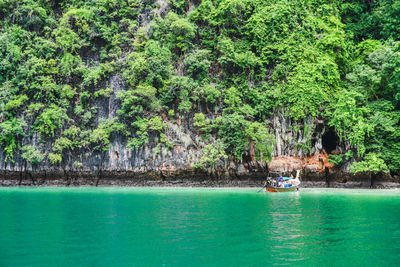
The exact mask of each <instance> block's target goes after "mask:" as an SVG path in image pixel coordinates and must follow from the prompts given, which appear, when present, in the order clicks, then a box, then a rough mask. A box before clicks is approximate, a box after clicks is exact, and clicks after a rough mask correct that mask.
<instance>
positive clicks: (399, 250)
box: [0, 188, 400, 267]
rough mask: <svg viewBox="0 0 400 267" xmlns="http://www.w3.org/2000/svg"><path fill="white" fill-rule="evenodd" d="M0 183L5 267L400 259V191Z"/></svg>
mask: <svg viewBox="0 0 400 267" xmlns="http://www.w3.org/2000/svg"><path fill="white" fill-rule="evenodd" d="M257 190H258V189H237V188H236V189H234V188H232V189H229V188H228V189H209V188H208V189H187V188H0V266H190V267H192V266H270V265H289V266H363V267H365V266H399V264H400V191H399V190H350V189H348V190H345V189H301V190H300V191H299V192H292V193H262V192H257Z"/></svg>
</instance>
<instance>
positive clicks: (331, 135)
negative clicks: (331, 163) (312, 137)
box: [322, 128, 339, 154]
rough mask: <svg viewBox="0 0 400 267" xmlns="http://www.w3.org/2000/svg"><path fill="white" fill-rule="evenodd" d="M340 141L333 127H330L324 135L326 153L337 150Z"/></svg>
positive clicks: (323, 143) (323, 144)
mask: <svg viewBox="0 0 400 267" xmlns="http://www.w3.org/2000/svg"><path fill="white" fill-rule="evenodd" d="M338 143H339V138H338V136H337V135H336V133H335V130H334V129H333V128H329V129H328V130H327V131H326V132H325V133H324V134H323V135H322V148H323V149H325V151H326V153H328V154H330V153H331V152H332V151H333V150H335V149H336V146H337V145H338Z"/></svg>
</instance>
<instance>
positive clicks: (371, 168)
mask: <svg viewBox="0 0 400 267" xmlns="http://www.w3.org/2000/svg"><path fill="white" fill-rule="evenodd" d="M350 168H351V171H352V172H354V173H357V172H371V173H378V172H389V170H388V166H387V165H386V164H385V161H384V160H383V158H382V156H381V155H379V154H375V153H373V152H371V153H368V154H367V155H366V156H365V158H364V159H363V160H362V161H359V162H354V163H353V164H352V165H351V167H350Z"/></svg>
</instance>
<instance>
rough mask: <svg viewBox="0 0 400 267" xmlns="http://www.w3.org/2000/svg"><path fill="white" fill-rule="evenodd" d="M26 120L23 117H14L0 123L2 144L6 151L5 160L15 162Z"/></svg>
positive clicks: (0, 143)
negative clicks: (15, 154)
mask: <svg viewBox="0 0 400 267" xmlns="http://www.w3.org/2000/svg"><path fill="white" fill-rule="evenodd" d="M26 126H27V125H26V122H25V121H23V120H22V119H17V118H12V119H10V120H6V121H4V122H2V123H0V131H1V134H0V145H1V146H2V147H3V149H4V152H5V153H6V157H5V160H6V161H7V160H11V161H12V162H14V160H13V159H14V153H15V150H17V149H19V148H20V144H19V140H18V139H19V138H20V137H22V136H24V135H25V133H24V127H26Z"/></svg>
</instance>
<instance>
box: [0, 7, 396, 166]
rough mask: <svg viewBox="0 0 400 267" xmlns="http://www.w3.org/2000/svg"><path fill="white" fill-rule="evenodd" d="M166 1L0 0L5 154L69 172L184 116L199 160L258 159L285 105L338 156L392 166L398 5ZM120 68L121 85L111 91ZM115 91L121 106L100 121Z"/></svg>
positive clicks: (163, 141) (166, 142) (135, 144)
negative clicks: (87, 156)
mask: <svg viewBox="0 0 400 267" xmlns="http://www.w3.org/2000/svg"><path fill="white" fill-rule="evenodd" d="M166 4H167V0H165V1H160V0H159V1H157V2H156V1H154V0H87V1H83V0H69V1H52V0H37V1H34V0H0V121H1V123H0V133H1V134H0V146H1V147H2V148H3V150H4V153H5V155H6V160H7V161H11V162H12V161H13V160H14V159H15V155H17V154H19V155H22V158H23V159H24V160H25V161H26V163H28V164H31V165H32V166H34V165H36V164H39V163H40V162H42V161H43V160H48V161H49V162H51V163H52V164H62V165H63V166H64V167H65V166H70V167H72V166H74V167H76V168H79V167H80V166H81V164H82V163H81V162H79V161H75V162H70V159H71V155H72V154H74V153H76V152H77V151H85V152H86V153H93V152H96V153H100V155H104V152H105V151H107V149H108V148H109V144H110V140H111V138H112V135H113V134H114V133H116V132H118V133H119V134H122V135H124V136H125V137H126V138H127V140H129V141H128V147H129V148H131V149H136V148H139V147H141V146H143V145H144V144H146V143H148V142H149V138H150V137H151V136H158V143H159V145H160V146H165V147H167V148H172V147H173V146H174V140H170V139H169V138H168V136H167V135H166V134H165V129H166V127H167V126H166V119H165V118H168V120H170V121H176V120H179V119H184V120H188V121H191V122H193V125H194V126H195V127H196V130H197V131H198V132H199V133H200V134H202V136H203V138H204V140H209V142H210V145H207V146H205V147H204V151H203V152H204V156H203V158H202V159H201V160H200V162H199V164H200V165H204V166H214V165H215V163H216V161H218V160H219V159H223V158H227V157H231V158H234V159H236V160H240V159H241V158H242V155H243V152H244V151H245V150H246V149H249V147H250V146H252V148H253V149H254V150H255V154H256V157H257V158H261V159H262V160H266V159H268V158H269V157H270V155H271V152H272V150H271V149H272V143H273V140H274V137H273V135H272V132H273V131H272V130H271V125H270V124H269V121H268V118H269V117H270V116H271V114H274V113H276V112H282V113H283V114H284V115H285V116H287V117H290V118H291V119H292V120H293V121H295V122H297V124H298V125H302V124H304V123H303V121H304V119H305V118H310V117H311V118H318V119H320V120H324V121H325V124H326V127H332V128H334V129H335V132H336V133H337V135H338V136H339V137H340V140H341V143H342V144H343V146H344V147H345V148H346V153H345V154H343V155H334V156H332V161H335V162H336V163H337V164H340V163H341V162H342V161H343V160H349V159H350V158H354V159H355V160H356V162H355V163H354V164H353V165H352V170H353V171H372V172H379V171H389V170H390V171H398V170H399V169H400V156H399V155H400V124H399V119H400V113H399V108H400V42H399V40H400V39H399V38H400V2H399V1H395V0H375V1H370V0H358V1H356V0H353V1H352V0H331V1H325V0H307V1H290V0H201V1H200V0H197V1H196V0H193V1H185V0H170V1H169V2H168V5H166ZM116 76H120V77H121V78H122V79H123V81H124V82H125V83H126V87H125V88H123V90H120V91H118V92H117V93H116V92H114V91H113V89H112V88H111V80H112V78H113V77H116ZM113 94H115V96H114V97H116V98H117V99H118V101H120V107H121V108H120V109H119V110H118V112H117V113H118V114H117V115H116V116H114V117H111V118H110V117H103V118H102V116H100V115H99V114H97V112H98V110H99V107H100V106H101V105H102V104H103V105H104V103H106V102H105V100H107V99H109V98H110V97H111V96H112V95H113ZM297 124H296V125H297ZM303 130H304V129H303ZM23 140H25V141H23ZM28 140H36V141H35V146H33V145H32V144H31V143H30V142H28ZM48 144H51V146H50V147H49V145H48ZM304 146H305V147H302V149H307V146H308V143H306V144H304Z"/></svg>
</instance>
